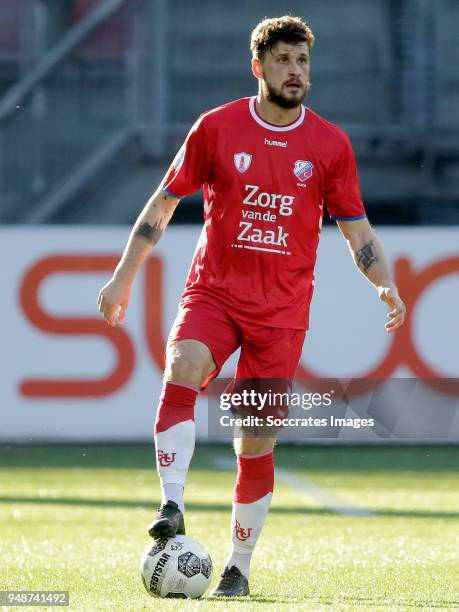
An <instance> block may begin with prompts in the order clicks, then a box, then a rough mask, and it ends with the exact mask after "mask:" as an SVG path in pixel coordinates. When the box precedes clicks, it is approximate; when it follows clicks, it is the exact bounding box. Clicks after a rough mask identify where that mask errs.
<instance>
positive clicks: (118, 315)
mask: <svg viewBox="0 0 459 612" xmlns="http://www.w3.org/2000/svg"><path fill="white" fill-rule="evenodd" d="M130 297H131V286H130V285H129V284H127V283H126V282H123V281H121V280H119V279H117V278H116V277H113V278H112V279H111V280H110V281H109V282H108V283H107V284H106V285H104V286H103V287H102V289H101V290H100V292H99V297H98V298H97V304H98V306H99V310H100V312H101V314H102V316H103V317H104V319H105V320H106V321H107V323H108V324H109V325H111V326H112V327H115V324H116V323H123V322H124V317H125V316H126V310H127V307H128V306H129V300H130Z"/></svg>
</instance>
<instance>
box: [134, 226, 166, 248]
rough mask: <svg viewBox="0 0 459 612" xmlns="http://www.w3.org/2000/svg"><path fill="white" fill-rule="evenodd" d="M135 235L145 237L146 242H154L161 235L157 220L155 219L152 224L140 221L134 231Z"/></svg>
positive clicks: (161, 231)
mask: <svg viewBox="0 0 459 612" xmlns="http://www.w3.org/2000/svg"><path fill="white" fill-rule="evenodd" d="M135 235H136V236H141V237H142V238H146V239H147V240H148V242H151V243H153V244H156V243H157V242H158V240H159V239H160V238H161V236H162V235H163V230H162V229H161V227H160V224H159V221H156V223H155V224H154V225H150V224H149V223H142V224H141V225H139V227H138V228H137V229H136V231H135Z"/></svg>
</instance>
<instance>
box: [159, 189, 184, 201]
mask: <svg viewBox="0 0 459 612" xmlns="http://www.w3.org/2000/svg"><path fill="white" fill-rule="evenodd" d="M163 191H164V193H167V195H168V196H171V198H175V199H176V200H181V199H182V197H183V196H178V195H175V193H172V191H169V189H166V188H165V187H163Z"/></svg>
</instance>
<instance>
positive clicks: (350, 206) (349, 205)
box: [324, 135, 366, 221]
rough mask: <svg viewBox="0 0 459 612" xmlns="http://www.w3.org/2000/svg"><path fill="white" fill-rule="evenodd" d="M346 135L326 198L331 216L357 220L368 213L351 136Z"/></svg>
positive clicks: (342, 219) (330, 178) (330, 176)
mask: <svg viewBox="0 0 459 612" xmlns="http://www.w3.org/2000/svg"><path fill="white" fill-rule="evenodd" d="M344 137H345V141H344V147H343V149H342V151H341V153H340V155H339V157H338V158H337V160H336V162H335V164H334V166H333V167H332V169H331V172H330V174H329V176H328V180H327V184H326V189H325V196H324V200H325V205H326V207H327V209H328V212H329V213H330V217H331V218H332V219H334V220H335V221H356V220H357V219H363V218H364V217H366V213H365V207H364V205H363V202H362V196H361V195H360V186H359V178H358V174H357V164H356V161H355V155H354V151H353V150H352V145H351V143H350V141H349V138H348V137H347V136H346V135H344Z"/></svg>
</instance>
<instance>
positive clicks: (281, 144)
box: [265, 138, 287, 148]
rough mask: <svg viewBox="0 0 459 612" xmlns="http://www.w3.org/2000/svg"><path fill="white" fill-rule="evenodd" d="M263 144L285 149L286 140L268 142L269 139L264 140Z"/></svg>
mask: <svg viewBox="0 0 459 612" xmlns="http://www.w3.org/2000/svg"><path fill="white" fill-rule="evenodd" d="M265 144H267V145H271V146H272V147H284V148H286V147H287V141H286V140H269V138H265Z"/></svg>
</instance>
